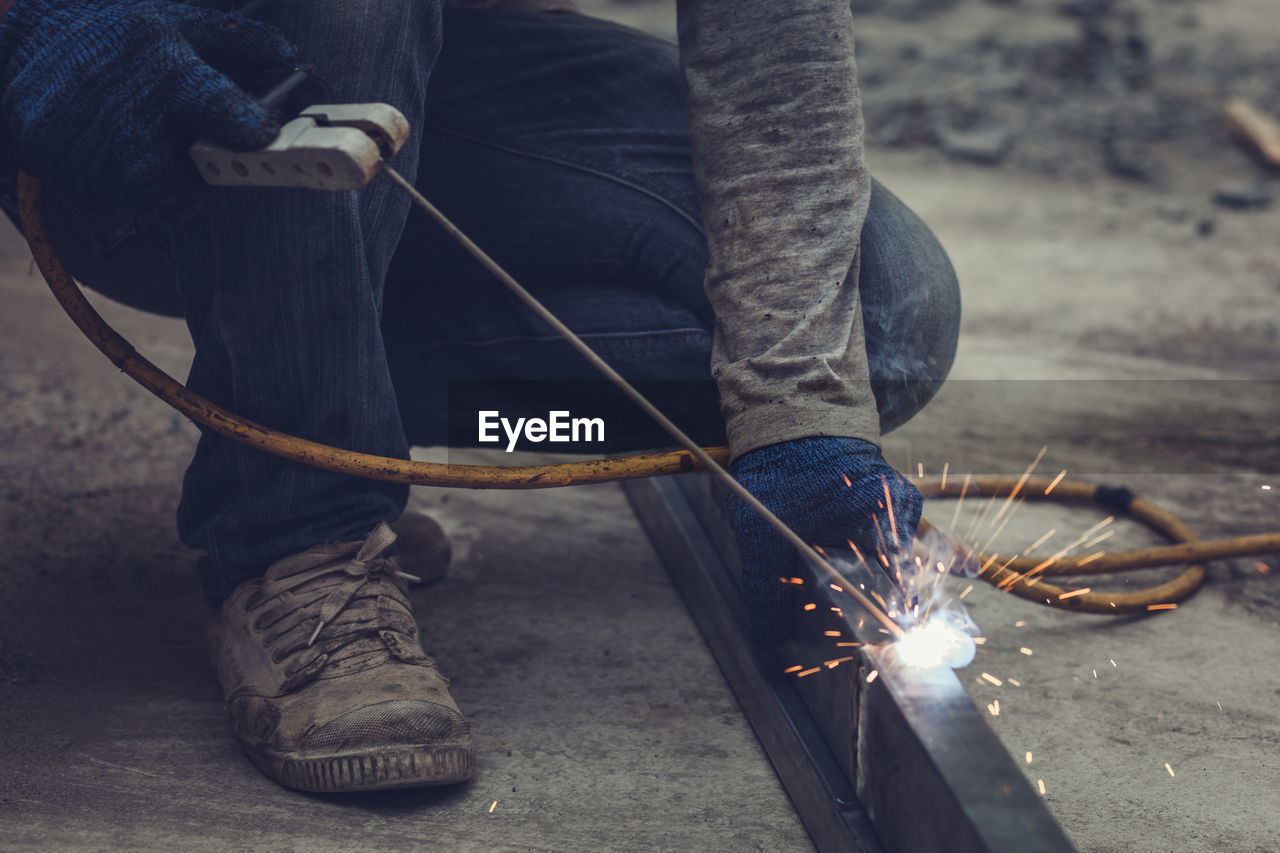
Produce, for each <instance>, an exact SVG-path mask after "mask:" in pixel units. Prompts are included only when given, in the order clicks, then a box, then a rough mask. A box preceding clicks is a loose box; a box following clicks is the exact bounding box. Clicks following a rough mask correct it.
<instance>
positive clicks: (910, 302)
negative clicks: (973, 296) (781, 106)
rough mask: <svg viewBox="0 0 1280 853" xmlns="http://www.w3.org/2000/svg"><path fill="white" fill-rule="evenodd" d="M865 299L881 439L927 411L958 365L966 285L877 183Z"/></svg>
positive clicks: (864, 255)
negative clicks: (962, 289) (963, 287)
mask: <svg viewBox="0 0 1280 853" xmlns="http://www.w3.org/2000/svg"><path fill="white" fill-rule="evenodd" d="M858 283H859V291H860V296H861V299H862V319H863V328H864V330H865V333H866V341H867V359H868V362H869V364H870V369H871V386H872V390H873V391H874V393H875V395H876V404H877V406H878V408H879V411H880V429H881V432H889V431H890V430H893V429H895V428H897V427H899V426H901V425H902V424H904V423H906V422H907V421H908V420H910V419H911V418H912V417H913V416H914V415H915V414H916V413H917V412H919V411H920V410H921V409H922V408H924V406H925V404H926V403H928V402H929V400H931V399H932V398H933V396H934V394H936V393H937V391H938V389H939V388H940V387H941V386H942V383H943V381H944V380H945V379H946V377H947V373H948V372H949V371H950V370H951V364H952V362H953V361H954V360H955V354H956V343H957V341H958V339H959V334H960V284H959V281H958V280H957V278H956V272H955V269H954V268H953V267H952V265H951V260H950V259H949V258H948V257H947V253H946V251H945V250H944V249H943V248H942V244H941V243H939V242H938V238H937V237H936V236H934V234H933V232H932V231H931V230H930V229H929V227H928V226H927V225H925V224H924V222H923V221H921V219H920V217H918V216H916V214H915V213H913V212H912V211H911V209H910V208H908V207H907V206H906V205H905V204H903V203H902V201H901V200H899V199H898V197H897V196H895V195H894V194H893V193H891V192H889V191H888V190H887V189H885V188H884V187H883V186H882V185H880V184H879V183H878V182H873V186H872V192H871V203H870V207H869V209H868V211H867V220H866V224H865V225H864V227H863V231H862V249H861V268H860V274H859V279H858Z"/></svg>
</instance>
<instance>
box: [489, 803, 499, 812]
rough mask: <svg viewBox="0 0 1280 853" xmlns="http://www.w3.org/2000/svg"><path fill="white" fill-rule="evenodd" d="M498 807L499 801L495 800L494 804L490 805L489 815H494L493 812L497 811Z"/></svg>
mask: <svg viewBox="0 0 1280 853" xmlns="http://www.w3.org/2000/svg"><path fill="white" fill-rule="evenodd" d="M497 807H498V801H497V800H494V801H493V802H492V803H490V804H489V814H493V810H494V809H496V808H497Z"/></svg>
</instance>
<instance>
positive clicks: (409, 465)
mask: <svg viewBox="0 0 1280 853" xmlns="http://www.w3.org/2000/svg"><path fill="white" fill-rule="evenodd" d="M302 79H305V74H304V73H302V72H296V73H295V74H294V75H291V77H290V78H288V79H286V81H284V83H282V84H281V86H280V87H277V88H278V89H286V90H287V89H288V88H290V87H291V86H296V85H297V84H298V83H299V82H300V81H301V80H302ZM408 130H409V128H408V123H407V122H406V121H405V119H404V116H403V115H401V114H400V113H399V111H397V110H395V108H394V107H391V106H389V105H387V104H341V105H315V106H310V107H306V108H305V109H303V110H302V112H301V113H300V114H299V115H298V116H297V117H295V118H294V119H292V120H291V121H289V122H287V123H286V124H285V126H284V128H283V129H282V132H281V134H280V136H279V137H278V138H277V139H276V141H275V142H273V143H272V144H271V145H269V146H267V148H265V149H262V150H260V151H256V152H234V151H230V150H229V149H223V148H220V147H219V146H214V145H210V144H205V143H197V144H196V145H195V146H193V148H192V150H191V156H192V158H193V161H194V162H195V164H196V166H197V168H198V169H199V170H200V171H201V174H202V175H204V176H205V177H206V180H207V181H208V182H209V183H211V184H213V185H215V186H281V187H310V188H315V189H358V188H359V187H362V186H364V185H365V184H367V183H368V181H369V180H371V179H372V178H373V176H374V175H376V174H377V172H378V171H380V170H382V169H383V158H384V157H388V156H391V155H392V154H394V153H395V151H398V150H399V149H400V147H401V146H403V144H404V143H405V141H406V140H407V138H408ZM386 171H387V174H388V176H389V177H390V178H391V179H392V180H396V179H397V178H399V176H398V175H395V174H394V173H392V172H391V170H389V169H387V170H386ZM396 182H397V184H399V185H400V186H401V187H402V188H403V189H406V191H409V192H410V193H411V194H413V195H416V193H414V192H413V188H412V187H411V186H406V185H405V184H404V183H402V182H403V178H399V180H397V181H396ZM18 199H19V205H20V210H21V218H22V225H23V231H24V233H25V234H26V237H27V240H28V243H29V245H30V247H31V252H32V255H33V257H34V259H35V261H36V265H37V266H38V267H39V268H40V272H41V274H42V275H43V276H44V278H45V281H46V282H47V284H48V285H49V288H50V290H51V291H52V292H53V295H54V298H55V299H57V300H58V302H59V304H60V305H61V306H62V308H63V310H64V311H66V313H67V315H68V316H69V317H70V318H71V320H72V322H74V323H75V324H76V326H77V327H78V328H79V329H80V331H81V332H82V333H83V334H84V335H85V336H86V337H87V338H89V340H90V341H92V342H93V344H94V345H95V346H97V347H98V349H99V350H100V351H102V353H103V354H104V355H106V356H107V358H108V359H109V360H110V361H111V362H112V363H113V364H115V365H116V366H117V367H118V368H119V369H120V370H121V371H122V372H124V373H125V374H127V375H128V376H130V378H132V379H134V380H135V381H136V382H138V383H139V384H140V385H142V386H143V387H144V388H146V389H147V390H148V391H150V392H151V393H153V394H155V395H156V396H157V397H159V398H160V399H162V400H164V401H165V402H166V403H168V404H169V405H170V406H172V407H173V408H175V409H177V410H178V411H179V412H181V413H182V414H184V415H185V416H186V417H188V418H190V419H191V420H192V421H195V422H196V423H198V424H200V425H201V426H203V427H205V428H207V429H211V430H213V431H215V432H217V433H219V434H221V435H224V436H227V437H228V438H231V439H234V440H236V441H239V442H242V443H244V444H247V445H249V446H251V447H254V448H256V449H258V450H262V451H264V452H267V453H272V454H275V455H277V456H280V457H282V458H285V459H289V460H291V461H294V462H300V463H302V464H306V465H312V466H314V467H318V468H322V469H325V470H329V471H334V472H336V473H341V474H346V475H350V476H356V477H364V478H368V479H373V480H382V481H388V482H397V483H404V484H408V485H431V486H443V487H455V488H475V489H483V488H502V489H538V488H552V487H558V486H569V485H585V484H589V483H603V482H612V481H617V480H624V479H635V478H641V477H652V476H661V475H666V474H678V473H686V472H690V471H695V470H701V469H704V468H706V467H708V466H707V465H706V464H704V462H703V461H702V460H700V459H699V457H702V458H703V459H705V460H706V461H707V462H710V463H711V466H712V467H718V466H723V465H724V464H726V463H727V461H728V451H727V449H726V448H723V447H717V448H697V447H696V446H695V447H693V448H691V449H688V450H679V451H668V452H661V453H650V454H645V455H640V456H627V457H619V458H613V459H598V460H590V461H585V462H575V463H562V464H555V465H538V466H489V465H446V464H439V463H431V462H421V461H414V460H405V459H395V458H391V457H382V456H375V455H372V454H366V453H358V452H354V451H349V450H344V449H341V448H337V447H332V446H329V445H324V444H320V443H318V442H313V441H308V440H306V439H302V438H298V437H296V436H291V435H288V434H285V433H281V432H278V431H276V430H272V429H270V428H268V427H265V426H263V425H261V424H257V423H254V422H252V421H249V420H247V419H245V418H242V417H240V416H239V415H237V414H235V413H233V412H230V411H228V410H226V409H224V408H222V407H220V406H218V405H216V404H214V403H212V402H210V401H208V400H206V399H204V398H203V397H201V396H200V395H198V394H195V393H193V392H191V391H189V390H188V389H187V388H186V387H184V386H183V385H182V384H181V383H179V382H177V381H176V380H174V379H173V378H172V377H170V376H168V375H167V374H165V373H164V372H163V371H162V370H160V369H159V368H158V367H156V366H155V365H154V364H152V363H151V362H150V361H148V360H147V359H146V358H144V357H143V356H142V355H141V354H139V353H138V352H137V350H135V349H134V347H133V346H132V345H131V344H130V343H129V342H128V341H127V340H125V338H123V337H122V336H121V335H120V334H119V333H117V332H116V331H115V330H114V329H112V328H111V327H110V326H109V325H108V324H107V323H106V321H105V320H103V318H102V317H101V316H100V315H99V314H98V313H97V311H95V310H94V308H93V307H92V306H91V305H90V304H89V302H88V300H87V299H86V298H85V296H84V294H83V293H82V292H81V291H80V289H79V287H78V286H77V285H76V283H75V281H74V280H73V279H72V277H71V275H70V273H69V272H68V271H67V269H66V267H65V266H64V265H63V263H62V261H61V259H60V258H59V257H58V255H57V252H56V250H55V248H54V246H53V243H52V240H51V239H50V237H49V234H48V230H47V228H46V225H45V222H44V213H43V207H42V199H41V188H40V183H39V181H38V180H36V179H35V178H32V177H31V176H30V175H27V174H25V173H22V174H20V175H19V182H18ZM420 203H423V204H425V203H426V202H425V199H420ZM450 228H452V226H451V225H450V226H448V227H447V228H446V230H449V229H450ZM451 234H453V236H454V237H455V238H456V239H459V240H460V241H464V242H465V243H466V244H470V241H469V240H467V239H466V237H465V235H462V234H461V233H460V232H457V231H456V229H452V230H451ZM470 245H471V246H473V247H474V244H470ZM498 272H501V271H500V270H498ZM507 278H509V276H507ZM512 283H513V284H514V280H512ZM516 286H517V287H518V285H516ZM544 310H545V309H544ZM645 402H646V403H647V401H645ZM650 407H651V405H650ZM655 411H656V410H655ZM659 416H660V415H659ZM918 485H919V486H920V488H921V491H922V492H923V493H924V495H925V496H926V497H929V496H937V495H940V494H956V491H955V486H954V484H953V486H952V489H951V490H946V489H943V488H941V487H940V484H937V483H934V482H932V481H928V480H924V481H920V482H919V483H918ZM970 487H971V488H974V489H975V491H984V492H986V493H988V494H993V493H999V492H1000V490H1001V489H1005V490H1009V489H1015V488H1017V486H1016V484H1015V483H1014V481H1005V480H1001V479H999V478H972V479H971V480H970ZM1023 487H1024V488H1027V489H1028V492H1027V495H1028V496H1029V497H1034V495H1033V494H1032V492H1034V491H1035V490H1036V489H1037V488H1038V489H1042V490H1044V493H1045V494H1046V495H1047V494H1048V491H1049V490H1048V489H1045V486H1044V484H1041V483H1034V482H1024V483H1023ZM1097 493H1098V487H1096V486H1091V485H1087V484H1080V483H1070V482H1059V483H1058V484H1057V489H1056V491H1055V495H1054V498H1053V499H1065V500H1069V501H1073V502H1089V503H1096V498H1097ZM1127 511H1128V513H1129V514H1130V515H1132V516H1133V517H1134V518H1136V519H1137V520H1139V521H1142V522H1143V523H1146V524H1147V525H1148V526H1151V527H1153V528H1155V529H1157V530H1159V531H1161V532H1162V533H1164V534H1165V535H1167V536H1169V537H1170V538H1171V539H1174V540H1175V541H1178V542H1180V543H1183V544H1181V545H1178V546H1171V547H1170V548H1164V549H1161V548H1155V549H1144V550H1143V551H1134V552H1125V553H1120V554H1110V555H1107V556H1105V557H1103V558H1102V559H1098V560H1097V561H1096V562H1094V563H1093V564H1092V565H1089V566H1085V565H1081V564H1080V561H1073V560H1061V561H1057V563H1056V564H1055V565H1053V566H1050V567H1045V566H1041V565H1034V566H1028V565H1024V564H1022V563H1019V562H1017V561H1013V562H1007V563H1005V564H1002V565H1001V566H1000V567H994V566H993V563H992V561H989V560H986V559H985V558H983V557H982V556H981V555H977V557H976V558H977V559H982V560H983V561H984V563H985V565H984V567H983V570H982V574H981V577H982V578H983V579H984V580H987V581H988V582H990V583H992V584H994V585H997V586H998V587H1000V588H1002V589H1006V590H1007V591H1009V592H1012V593H1014V594H1015V595H1019V596H1020V597H1023V598H1026V599H1028V600H1031V601H1035V602H1037V603H1040V604H1045V605H1047V606H1050V607H1060V608H1065V609H1071V610H1077V611H1082V612H1094V613H1133V612H1139V611H1145V610H1148V609H1150V608H1152V607H1153V606H1155V607H1159V606H1160V605H1167V604H1172V603H1175V602H1177V601H1180V600H1182V599H1184V598H1186V597H1188V596H1190V595H1191V594H1192V593H1194V592H1195V591H1196V590H1197V589H1198V588H1199V587H1200V585H1201V584H1202V583H1203V581H1204V577H1205V571H1204V568H1203V566H1200V565H1192V566H1191V567H1190V568H1188V569H1187V570H1186V571H1184V572H1183V573H1182V574H1181V575H1180V576H1179V577H1178V578H1176V579H1175V580H1174V581H1170V582H1168V583H1164V584H1160V585H1158V586H1155V587H1151V588H1149V589H1145V590H1141V591H1138V592H1132V593H1125V594H1120V595H1107V594H1104V593H1088V594H1085V595H1073V596H1070V597H1067V598H1062V597H1061V596H1062V594H1063V590H1062V589H1060V588H1058V587H1056V586H1053V585H1050V584H1047V583H1045V582H1044V581H1043V580H1041V579H1040V578H1042V577H1043V576H1045V575H1057V574H1086V573H1088V574H1096V573H1100V572H1103V571H1108V572H1114V571H1123V570H1129V569H1137V568H1153V567H1155V566H1160V565H1168V564H1172V563H1180V562H1189V561H1194V560H1198V559H1202V558H1204V559H1208V558H1217V557H1223V556H1241V555H1244V554H1263V553H1271V552H1274V551H1277V550H1280V533H1274V534H1262V535H1259V536H1253V537H1240V538H1237V539H1232V540H1220V541H1215V542H1198V541H1196V537H1195V536H1194V534H1193V533H1192V532H1191V531H1190V529H1189V528H1187V527H1186V526H1185V525H1183V524H1182V523H1181V522H1180V521H1179V520H1178V519H1176V518H1174V517H1173V516H1172V515H1169V514H1168V513H1165V512H1164V511H1162V510H1159V509H1157V508H1155V507H1153V506H1151V505H1150V504H1147V503H1145V502H1143V501H1138V500H1133V501H1132V502H1130V505H1129V506H1128V507H1127ZM921 527H922V529H928V528H929V527H930V525H929V524H928V522H927V521H924V520H922V521H921ZM957 548H958V549H961V550H964V549H963V546H959V545H958V546H957ZM893 627H895V628H896V627H897V626H896V625H895V626H893Z"/></svg>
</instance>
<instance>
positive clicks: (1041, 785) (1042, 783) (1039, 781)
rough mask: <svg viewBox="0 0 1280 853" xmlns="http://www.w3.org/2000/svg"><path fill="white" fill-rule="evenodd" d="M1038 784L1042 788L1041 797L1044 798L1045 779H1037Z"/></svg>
mask: <svg viewBox="0 0 1280 853" xmlns="http://www.w3.org/2000/svg"><path fill="white" fill-rule="evenodd" d="M1036 784H1037V785H1039V786H1040V796H1042V797H1043V796H1044V780H1043V779H1037V780H1036Z"/></svg>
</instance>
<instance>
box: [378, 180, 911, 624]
mask: <svg viewBox="0 0 1280 853" xmlns="http://www.w3.org/2000/svg"><path fill="white" fill-rule="evenodd" d="M382 172H383V173H384V174H385V175H386V176H387V177H388V178H390V179H391V181H392V182H393V183H394V184H395V185H396V186H398V187H400V189H402V190H404V191H405V192H406V193H408V195H409V197H410V198H411V199H413V202H414V204H416V205H417V206H418V207H420V208H422V210H423V211H424V212H425V213H426V214H427V215H428V216H430V217H431V218H432V219H434V220H435V221H436V223H438V224H439V225H440V227H441V228H443V229H444V230H445V231H446V232H447V233H448V234H449V236H450V237H452V238H453V239H454V240H456V241H457V242H458V244H459V245H461V246H462V247H463V248H464V249H466V250H467V252H468V253H470V254H471V256H472V257H474V258H475V259H476V260H477V261H479V262H480V264H481V265H482V266H483V267H484V268H485V269H487V270H488V271H489V272H491V273H493V275H494V276H495V277H497V279H498V280H499V281H501V282H502V283H503V284H504V285H506V287H507V289H508V290H510V291H511V292H512V293H514V294H515V295H516V297H517V298H519V299H520V301H521V302H523V303H524V304H525V305H527V306H529V308H530V310H532V311H533V313H535V314H537V315H538V317H540V318H541V319H542V320H543V321H544V322H545V323H546V324H547V325H549V326H550V327H551V328H553V329H555V331H556V332H557V334H559V335H560V336H561V337H562V338H564V339H565V340H566V341H568V342H569V345H570V346H572V347H573V348H574V349H575V350H577V351H578V353H579V354H580V355H581V356H582V357H583V358H585V359H586V360H587V361H588V362H590V363H591V366H592V367H594V368H595V369H596V370H598V371H600V372H601V373H602V374H604V376H605V378H606V379H608V380H609V381H610V382H612V383H613V384H614V385H615V386H617V388H618V389H619V390H620V391H622V393H624V394H626V395H627V397H628V398H629V399H630V400H631V401H632V402H633V403H635V404H636V405H637V406H639V407H640V408H641V409H642V410H643V411H644V413H645V414H647V415H648V416H649V417H651V418H653V420H654V421H655V422H656V423H657V424H658V425H659V426H660V427H662V428H663V429H664V430H666V431H667V433H668V434H669V435H670V436H671V437H672V438H674V439H675V440H676V441H677V442H679V443H680V445H681V446H682V447H684V449H685V450H688V451H689V452H690V453H691V454H693V456H694V458H696V459H697V460H698V461H699V462H701V463H702V465H703V467H704V468H706V469H707V470H708V471H710V472H711V473H712V474H713V475H715V477H716V478H717V479H719V480H720V481H721V482H722V483H724V485H725V487H726V488H728V489H729V490H730V491H731V492H733V493H734V494H735V495H737V496H738V497H740V498H742V500H743V501H745V502H746V504H747V505H748V506H749V507H751V508H752V509H753V510H755V511H756V512H758V513H759V514H760V517H761V518H763V519H764V520H765V521H766V522H768V523H769V525H770V526H771V527H772V528H773V529H774V530H776V531H778V532H779V533H780V534H782V536H783V538H784V539H786V540H787V541H788V542H790V543H791V544H792V545H794V546H795V547H796V548H799V549H800V553H802V554H804V556H805V557H806V558H807V559H808V560H809V562H811V563H813V564H814V565H815V566H817V567H818V568H819V569H821V570H822V571H823V572H825V573H826V574H827V575H828V576H829V577H830V578H831V580H832V581H833V582H834V583H836V584H837V585H838V586H839V587H840V588H841V589H843V590H844V591H845V592H847V593H848V594H849V596H850V597H851V598H853V600H854V601H856V602H857V603H858V605H859V606H861V607H862V609H864V610H866V611H867V612H868V613H870V614H871V615H872V616H873V617H875V619H876V621H878V622H879V623H880V624H881V625H883V626H884V627H885V628H886V629H887V630H888V631H889V633H890V634H891V635H894V636H897V635H901V634H902V633H903V630H902V628H901V627H900V626H899V625H898V623H896V622H894V621H893V619H891V618H889V614H887V613H885V612H884V611H883V610H881V609H880V608H879V607H877V606H876V605H875V604H874V603H873V602H872V601H871V599H869V598H867V597H866V596H865V595H863V594H862V593H861V592H860V591H859V590H858V589H857V588H856V587H855V586H854V585H853V584H852V583H851V582H850V581H849V580H848V579H847V578H845V576H844V575H842V574H841V573H840V572H839V571H837V570H836V568H835V566H833V565H831V563H830V562H828V561H827V560H826V559H825V558H824V557H823V556H822V555H821V554H819V553H818V552H817V551H816V550H815V549H814V547H813V546H812V545H810V544H809V543H808V542H805V541H804V539H802V538H800V535H799V534H797V533H796V532H795V531H794V530H792V529H791V528H790V527H788V526H787V524H786V523H785V522H783V521H782V519H780V518H778V517H777V516H776V515H774V514H773V512H772V511H771V510H770V509H769V508H768V507H767V506H765V505H764V504H763V503H761V501H760V499H759V498H757V497H756V496H755V495H753V494H751V492H749V491H748V490H747V487H746V486H744V485H742V484H741V483H739V482H738V481H737V480H735V479H734V477H733V475H732V474H730V473H729V472H728V471H727V470H725V468H724V466H722V465H721V464H720V463H719V462H717V461H716V460H715V459H712V458H711V456H710V455H709V454H708V453H707V452H706V451H705V450H703V449H702V447H701V446H700V445H699V444H698V443H697V442H696V441H694V440H693V439H692V438H690V437H689V436H688V435H686V434H685V432H684V430H682V429H680V427H678V426H676V425H675V424H674V423H673V422H672V421H671V419H670V418H668V417H667V416H666V415H664V414H663V413H662V412H661V410H659V409H658V407H657V406H655V405H653V403H650V402H649V400H648V399H647V398H646V397H645V396H644V395H643V394H641V393H640V392H639V391H637V390H636V388H635V387H634V386H633V385H632V384H631V383H630V382H628V381H627V380H626V379H624V378H623V376H622V374H620V373H618V371H616V370H614V369H613V368H612V367H610V366H609V363H608V362H606V361H605V360H604V359H602V358H601V357H600V356H598V355H596V353H595V350H593V349H591V347H590V346H588V345H587V343H586V342H585V341H583V340H582V338H580V337H578V336H577V334H575V333H574V331H573V330H572V329H570V328H569V327H568V326H566V325H565V324H564V323H562V322H561V321H560V318H558V317H557V316H556V315H555V314H553V313H551V311H550V310H548V309H547V307H546V306H545V305H543V304H542V303H541V302H539V301H538V299H537V297H535V296H534V295H533V294H532V293H530V292H529V291H527V290H525V289H524V287H523V285H521V284H520V282H518V281H516V280H515V279H514V278H512V277H511V274H510V273H508V272H507V271H506V270H504V269H503V268H502V267H501V266H499V265H498V263H497V261H495V260H494V259H493V258H491V257H489V255H488V254H487V253H486V252H485V251H484V250H483V249H481V248H480V247H479V246H477V245H476V244H475V243H474V242H473V241H472V240H471V238H470V237H468V236H467V235H466V234H464V233H463V232H462V231H461V229H459V228H458V226H456V225H454V224H453V222H451V221H450V220H449V218H448V217H447V216H445V215H444V214H443V213H441V212H440V210H439V209H438V208H436V206H435V205H433V204H432V203H431V202H429V201H427V199H426V197H425V196H423V195H422V193H420V192H418V190H417V189H416V188H415V187H414V186H413V184H411V183H410V182H409V181H407V180H405V178H404V176H403V175H401V174H400V173H399V172H397V171H396V170H395V169H393V168H391V167H390V166H389V165H387V164H386V162H385V161H384V162H383V164H382Z"/></svg>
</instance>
